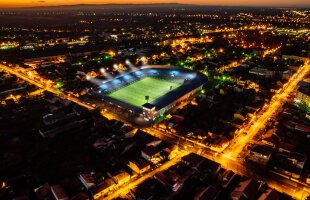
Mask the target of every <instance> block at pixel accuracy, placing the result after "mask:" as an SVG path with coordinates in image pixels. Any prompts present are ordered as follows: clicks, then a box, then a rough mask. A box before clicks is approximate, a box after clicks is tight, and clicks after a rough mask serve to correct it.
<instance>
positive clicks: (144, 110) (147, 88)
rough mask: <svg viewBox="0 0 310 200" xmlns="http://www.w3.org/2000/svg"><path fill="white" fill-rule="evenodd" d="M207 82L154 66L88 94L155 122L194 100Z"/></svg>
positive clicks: (201, 77) (188, 72) (181, 71)
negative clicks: (170, 111)
mask: <svg viewBox="0 0 310 200" xmlns="http://www.w3.org/2000/svg"><path fill="white" fill-rule="evenodd" d="M207 82H208V79H207V77H206V76H205V75H203V74H201V73H198V72H193V71H191V70H188V69H183V68H178V67H171V66H161V65H151V66H144V67H142V68H140V69H137V70H134V71H131V72H128V73H125V74H121V75H120V76H118V77H115V78H113V79H111V80H108V81H105V82H103V83H102V85H100V86H98V87H96V88H90V89H89V93H90V94H91V95H93V96H95V97H97V98H99V99H101V100H103V101H106V102H108V103H110V104H113V105H115V106H117V107H121V108H123V109H125V110H127V111H129V112H130V113H134V114H136V115H139V116H141V117H143V118H144V119H145V120H147V121H153V120H155V119H156V118H157V117H159V116H162V115H164V114H165V113H167V112H168V111H169V110H171V109H173V108H174V107H175V106H177V105H179V104H180V103H182V102H186V101H188V100H189V99H190V98H192V97H194V96H195V95H196V94H197V93H198V92H199V91H201V90H202V88H203V86H204V85H205V84H206V83H207Z"/></svg>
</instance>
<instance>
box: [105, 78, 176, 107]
mask: <svg viewBox="0 0 310 200" xmlns="http://www.w3.org/2000/svg"><path fill="white" fill-rule="evenodd" d="M171 86H172V90H174V89H176V88H178V87H179V86H181V84H177V83H172V82H169V81H167V80H161V79H156V78H153V77H145V78H142V79H140V80H138V81H136V82H134V83H132V84H130V85H127V86H125V87H123V88H121V89H119V90H116V91H114V92H112V93H110V94H109V95H108V96H109V97H111V98H114V99H117V100H120V101H122V102H125V103H128V104H130V105H133V106H137V107H141V106H142V105H143V104H145V103H146V100H145V96H149V97H150V99H149V102H152V101H154V100H155V99H157V98H159V97H161V96H163V95H165V94H167V93H168V92H170V87H171Z"/></svg>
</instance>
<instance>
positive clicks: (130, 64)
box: [125, 59, 137, 71]
mask: <svg viewBox="0 0 310 200" xmlns="http://www.w3.org/2000/svg"><path fill="white" fill-rule="evenodd" d="M125 64H126V65H127V66H128V67H129V68H130V69H131V70H132V71H133V70H136V69H137V67H136V66H134V65H133V64H132V63H131V62H130V60H128V59H126V60H125Z"/></svg>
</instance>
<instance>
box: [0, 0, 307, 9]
mask: <svg viewBox="0 0 310 200" xmlns="http://www.w3.org/2000/svg"><path fill="white" fill-rule="evenodd" d="M151 3H183V4H189V3H188V1H185V0H172V1H171V0H152V1H147V0H133V1H130V0H119V1H117V4H151ZM76 4H115V1H112V0H104V1H102V0H15V1H10V0H0V8H14V7H16V8H20V7H36V6H58V5H76ZM190 4H201V5H219V6H270V7H272V6H275V7H279V6H290V7H295V6H296V7H298V6H310V1H309V0H293V1H292V0H273V1H270V0H252V1H249V0H218V1H213V0H193V1H191V2H190Z"/></svg>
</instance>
